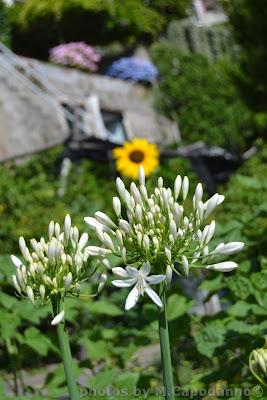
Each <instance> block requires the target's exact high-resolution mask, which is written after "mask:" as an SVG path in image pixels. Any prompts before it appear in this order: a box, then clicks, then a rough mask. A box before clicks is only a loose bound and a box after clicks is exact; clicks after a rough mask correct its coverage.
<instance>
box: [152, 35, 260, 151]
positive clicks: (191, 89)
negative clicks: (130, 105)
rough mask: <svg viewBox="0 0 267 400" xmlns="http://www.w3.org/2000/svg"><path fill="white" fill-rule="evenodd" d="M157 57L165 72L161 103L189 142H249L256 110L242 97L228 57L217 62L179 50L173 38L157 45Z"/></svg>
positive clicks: (229, 144) (154, 49)
mask: <svg viewBox="0 0 267 400" xmlns="http://www.w3.org/2000/svg"><path fill="white" fill-rule="evenodd" d="M152 57H153V60H154V62H155V64H156V65H157V67H158V69H159V73H160V78H159V85H158V88H157V89H156V102H157V107H158V108H159V110H160V111H161V112H163V113H164V114H165V115H167V116H168V117H171V118H174V119H175V120H176V121H177V122H178V124H179V126H180V128H181V134H182V138H183V140H184V141H185V142H186V143H191V142H194V141H197V140H203V141H204V142H206V143H207V144H208V145H219V146H223V147H226V148H229V149H235V150H244V149H246V148H247V147H248V145H249V143H250V139H251V138H252V137H253V135H254V134H255V130H256V124H255V122H254V115H253V114H252V113H251V112H250V111H249V109H248V108H247V107H246V106H245V105H244V104H243V103H242V101H241V100H240V98H239V95H238V93H237V91H236V89H235V87H234V85H233V84H232V82H231V79H230V77H229V76H228V74H227V69H228V67H229V64H228V62H227V61H226V60H225V61H220V62H217V63H213V64H211V63H209V61H208V59H207V58H205V57H204V56H201V55H188V54H187V55H185V54H181V53H178V52H177V50H176V48H175V46H174V45H172V44H171V43H169V42H168V41H162V42H160V43H159V44H156V45H154V46H153V47H152Z"/></svg>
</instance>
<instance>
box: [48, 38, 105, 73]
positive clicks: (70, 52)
mask: <svg viewBox="0 0 267 400" xmlns="http://www.w3.org/2000/svg"><path fill="white" fill-rule="evenodd" d="M49 59H50V61H52V62H54V63H56V64H62V65H70V66H74V67H79V68H82V69H86V70H89V71H96V70H97V63H98V62H99V61H100V59H101V56H100V54H99V53H98V52H97V51H95V50H94V48H93V47H91V46H89V45H87V44H86V43H84V42H71V43H67V44H61V45H59V46H56V47H53V48H52V49H51V50H50V57H49Z"/></svg>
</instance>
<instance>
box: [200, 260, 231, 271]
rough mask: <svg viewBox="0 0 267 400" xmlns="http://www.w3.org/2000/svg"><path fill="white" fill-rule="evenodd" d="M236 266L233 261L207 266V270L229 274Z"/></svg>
mask: <svg viewBox="0 0 267 400" xmlns="http://www.w3.org/2000/svg"><path fill="white" fill-rule="evenodd" d="M237 267H238V265H237V264H236V263H235V262H233V261H224V262H220V263H217V264H212V265H207V267H206V268H207V269H214V270H215V271H221V272H229V271H232V270H233V269H235V268H237Z"/></svg>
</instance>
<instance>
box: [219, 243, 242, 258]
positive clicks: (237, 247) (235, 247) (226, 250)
mask: <svg viewBox="0 0 267 400" xmlns="http://www.w3.org/2000/svg"><path fill="white" fill-rule="evenodd" d="M243 247H244V243H243V242H231V243H227V244H224V243H220V244H219V245H218V246H217V247H216V248H215V250H213V252H212V254H221V255H229V254H235V253H238V252H239V251H241V250H242V249H243Z"/></svg>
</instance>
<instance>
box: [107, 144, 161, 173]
mask: <svg viewBox="0 0 267 400" xmlns="http://www.w3.org/2000/svg"><path fill="white" fill-rule="evenodd" d="M113 155H114V158H115V160H116V167H117V170H118V171H119V172H120V173H121V174H122V175H124V176H127V177H128V178H132V179H137V178H138V169H139V167H140V166H141V165H142V166H143V168H144V170H145V175H146V176H149V175H150V174H152V172H153V171H154V170H155V169H156V167H157V166H158V164H159V152H158V148H157V146H156V145H155V144H151V143H149V142H148V141H147V139H133V140H132V141H131V142H125V143H124V145H123V146H122V147H117V148H116V149H114V150H113Z"/></svg>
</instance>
